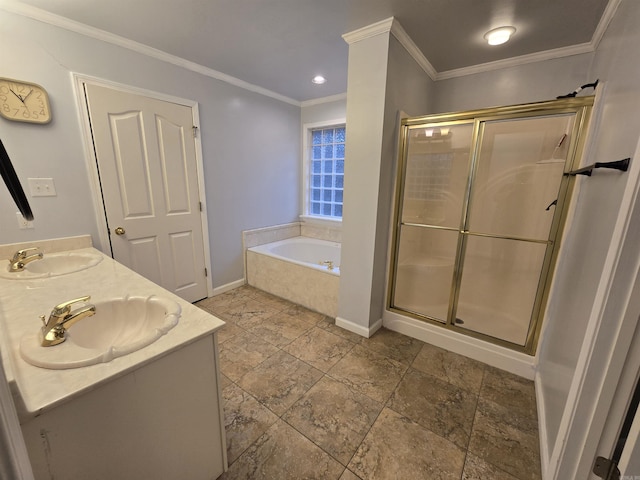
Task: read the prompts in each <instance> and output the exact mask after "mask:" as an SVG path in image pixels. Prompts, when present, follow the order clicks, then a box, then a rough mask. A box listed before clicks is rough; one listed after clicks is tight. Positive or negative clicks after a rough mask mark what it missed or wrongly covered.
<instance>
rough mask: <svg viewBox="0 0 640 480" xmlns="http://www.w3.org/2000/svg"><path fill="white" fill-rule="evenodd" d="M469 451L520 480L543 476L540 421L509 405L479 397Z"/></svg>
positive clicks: (534, 479) (530, 479)
mask: <svg viewBox="0 0 640 480" xmlns="http://www.w3.org/2000/svg"><path fill="white" fill-rule="evenodd" d="M469 452H471V453H473V454H475V455H477V456H478V457H480V458H482V459H483V460H485V461H486V462H488V463H491V464H492V465H495V466H496V467H498V468H499V469H501V470H504V471H505V472H507V473H510V474H511V475H513V476H515V477H516V478H518V479H519V480H539V479H540V475H541V474H540V450H539V444H538V424H537V422H536V420H535V419H534V418H531V417H529V416H526V415H521V414H519V413H518V412H516V411H514V410H512V409H510V408H508V407H503V406H501V405H498V404H496V403H494V402H491V401H489V400H485V399H483V398H479V399H478V407H477V409H476V417H475V420H474V423H473V429H472V430H471V440H470V442H469Z"/></svg>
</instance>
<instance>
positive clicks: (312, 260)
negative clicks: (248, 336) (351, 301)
mask: <svg viewBox="0 0 640 480" xmlns="http://www.w3.org/2000/svg"><path fill="white" fill-rule="evenodd" d="M324 262H331V268H330V266H328V265H327V264H326V263H324ZM339 265H340V244H339V243H335V242H327V241H325V240H318V239H314V238H307V237H293V238H289V239H286V240H280V241H278V242H273V243H268V244H264V245H260V246H257V247H252V248H250V249H248V250H247V283H248V284H249V285H251V286H254V287H256V288H258V289H260V290H264V291H266V292H268V293H271V294H273V295H277V296H278V297H282V298H284V299H286V300H289V301H291V302H294V303H297V304H299V305H302V306H304V307H307V308H309V309H311V310H314V311H316V312H320V313H323V314H325V315H328V316H330V317H335V316H336V315H337V313H338V290H339V287H340V267H339Z"/></svg>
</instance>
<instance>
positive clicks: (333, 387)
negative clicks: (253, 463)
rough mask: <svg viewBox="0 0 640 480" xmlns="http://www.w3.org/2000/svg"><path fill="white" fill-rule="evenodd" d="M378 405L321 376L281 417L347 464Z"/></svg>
mask: <svg viewBox="0 0 640 480" xmlns="http://www.w3.org/2000/svg"><path fill="white" fill-rule="evenodd" d="M382 407H383V405H382V404H381V403H378V402H376V401H375V400H373V399H371V398H369V397H368V396H366V395H363V394H361V393H358V392H355V391H353V390H351V389H350V388H349V387H347V386H346V385H345V384H343V383H341V382H339V381H337V380H333V379H331V378H328V377H324V378H322V379H321V380H320V381H319V382H318V383H316V384H315V385H314V386H313V387H312V388H311V389H310V390H309V391H308V392H307V393H305V394H304V396H303V397H302V398H301V399H300V400H298V401H297V402H296V403H295V404H294V405H293V406H292V407H291V408H290V409H289V410H288V411H287V412H286V413H285V414H284V415H283V416H282V419H283V420H285V421H286V422H287V423H289V424H290V425H292V426H293V427H295V429H296V430H298V431H299V432H300V433H302V434H303V435H305V436H306V437H307V438H309V439H310V440H311V441H312V442H314V443H315V444H316V445H318V446H319V447H321V448H322V449H323V450H324V451H325V452H327V453H329V454H330V455H331V456H332V457H333V458H335V459H337V460H338V461H339V462H340V463H342V464H343V465H347V463H349V460H350V459H351V457H352V456H353V454H354V453H355V451H356V449H357V448H358V445H360V442H362V440H363V439H364V437H365V435H366V434H367V432H368V431H369V429H370V428H371V425H372V424H373V422H374V421H375V419H376V418H377V417H378V414H379V413H380V411H381V410H382Z"/></svg>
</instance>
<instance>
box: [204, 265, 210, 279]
mask: <svg viewBox="0 0 640 480" xmlns="http://www.w3.org/2000/svg"><path fill="white" fill-rule="evenodd" d="M204 276H205V277H208V276H209V272H208V271H207V267H204Z"/></svg>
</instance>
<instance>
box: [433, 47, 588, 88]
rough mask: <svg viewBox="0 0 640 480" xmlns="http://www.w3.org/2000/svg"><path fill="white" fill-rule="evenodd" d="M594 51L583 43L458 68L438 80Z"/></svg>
mask: <svg viewBox="0 0 640 480" xmlns="http://www.w3.org/2000/svg"><path fill="white" fill-rule="evenodd" d="M593 51H594V48H593V45H592V44H591V43H590V42H589V43H581V44H579V45H572V46H570V47H561V48H554V49H553V50H545V51H544V52H536V53H530V54H528V55H521V56H519V57H513V58H505V59H504V60H496V61H495V62H487V63H480V64H478V65H472V66H470V67H462V68H456V69H454V70H446V71H444V72H438V74H437V75H436V80H447V79H449V78H456V77H465V76H467V75H475V74H477V73H483V72H490V71H492V70H500V69H502V68H509V67H517V66H520V65H526V64H527V63H535V62H542V61H544V60H553V59H555V58H562V57H570V56H572V55H580V54H582V53H591V52H593Z"/></svg>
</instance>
